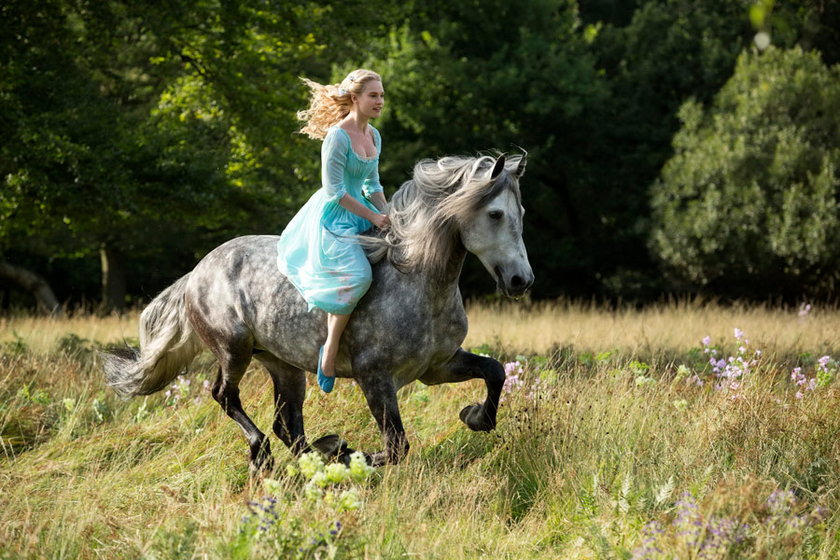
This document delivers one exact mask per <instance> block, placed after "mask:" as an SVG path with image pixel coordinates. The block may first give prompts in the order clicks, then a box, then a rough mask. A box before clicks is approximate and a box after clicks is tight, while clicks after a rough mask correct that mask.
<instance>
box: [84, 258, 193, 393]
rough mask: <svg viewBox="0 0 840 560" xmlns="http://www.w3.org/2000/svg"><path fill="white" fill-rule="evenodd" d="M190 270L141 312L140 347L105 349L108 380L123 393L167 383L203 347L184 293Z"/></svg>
mask: <svg viewBox="0 0 840 560" xmlns="http://www.w3.org/2000/svg"><path fill="white" fill-rule="evenodd" d="M188 279H189V274H186V275H185V276H183V277H181V279H179V280H178V281H177V282H175V283H174V284H172V285H171V286H169V287H168V288H167V289H165V290H164V291H163V292H161V294H160V295H159V296H158V297H156V298H155V299H154V300H152V303H150V304H149V305H148V307H146V309H144V310H143V313H141V314H140V348H139V349H138V348H131V347H127V348H123V349H119V350H116V351H112V352H110V353H102V354H101V357H102V360H103V362H104V369H105V380H106V382H107V383H108V385H110V386H111V387H112V388H113V389H114V391H116V392H117V393H118V394H119V395H120V396H122V397H133V396H136V395H149V394H151V393H154V392H156V391H160V390H161V389H163V388H164V387H166V386H167V385H168V384H169V383H170V382H171V381H172V380H173V379H175V378H176V377H177V376H178V374H180V373H181V372H182V371H183V370H184V369H185V368H186V367H187V366H189V365H190V362H192V360H193V358H195V355H196V354H198V353H199V351H201V341H200V339H199V338H198V336H197V335H196V334H195V332H194V331H193V329H192V327H191V326H190V322H189V319H188V318H187V310H186V305H185V304H184V293H185V292H186V286H187V280H188Z"/></svg>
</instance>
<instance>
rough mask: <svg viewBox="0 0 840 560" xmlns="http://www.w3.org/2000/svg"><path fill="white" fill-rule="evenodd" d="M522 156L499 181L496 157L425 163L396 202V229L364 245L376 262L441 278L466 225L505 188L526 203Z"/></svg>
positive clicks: (392, 215)
mask: <svg viewBox="0 0 840 560" xmlns="http://www.w3.org/2000/svg"><path fill="white" fill-rule="evenodd" d="M521 159H522V156H518V155H517V156H510V157H509V158H507V160H506V163H505V171H504V172H503V173H502V174H501V175H500V176H499V177H497V178H496V179H495V180H491V179H492V178H491V177H490V174H491V172H492V170H493V165H494V164H495V162H496V158H495V157H491V156H478V157H464V156H447V157H443V158H440V159H437V160H431V159H425V160H421V161H420V162H418V163H417V164H416V165H415V166H414V173H413V176H412V178H411V179H410V180H408V181H406V182H405V183H403V184H402V186H401V187H400V188H399V190H397V192H396V193H395V194H394V196H393V198H392V199H391V203H390V206H389V209H388V215H389V216H390V218H391V227H390V228H389V229H388V230H387V231H386V232H385V234H384V235H382V236H375V237H365V238H363V239H362V243H363V244H364V245H365V247H366V249H367V250H368V256H369V258H370V260H371V261H373V262H377V261H379V260H381V259H382V258H387V259H388V261H389V262H390V263H391V264H392V265H393V266H395V267H397V268H399V269H400V270H404V271H416V270H427V271H429V272H430V273H432V274H433V275H438V274H440V273H442V271H443V270H444V269H445V267H446V266H447V264H448V262H449V259H450V253H451V250H452V246H453V243H452V240H453V238H454V237H455V236H456V235H457V232H458V230H459V227H460V225H461V224H462V223H463V222H464V220H466V219H468V218H469V217H471V216H472V215H473V214H474V213H475V212H476V211H477V210H478V209H480V208H482V207H483V206H485V205H486V204H488V203H489V202H490V201H491V200H493V199H494V198H495V197H496V196H497V195H498V194H499V193H501V192H502V191H503V190H505V189H508V188H509V189H512V190H513V192H514V193H515V194H516V198H517V200H519V199H520V196H521V195H520V192H519V182H518V181H517V179H516V176H515V173H514V172H515V170H516V169H517V168H518V166H519V163H520V161H521Z"/></svg>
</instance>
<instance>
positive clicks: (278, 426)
mask: <svg viewBox="0 0 840 560" xmlns="http://www.w3.org/2000/svg"><path fill="white" fill-rule="evenodd" d="M254 357H255V358H256V359H257V360H259V361H260V362H261V363H262V365H264V366H265V369H267V370H268V373H269V375H271V380H272V381H273V382H274V406H275V412H274V433H275V434H276V435H277V437H278V438H280V440H281V441H282V442H283V443H285V444H286V446H287V447H288V448H289V449H291V451H292V453H294V454H295V455H300V454H301V453H304V452H306V451H308V450H309V447H308V445H307V444H306V435H305V434H304V431H303V400H304V398H305V397H306V374H304V373H303V371H301V370H300V369H298V368H296V367H294V366H291V365H289V364H287V363H285V362H283V361H281V360H279V359H278V358H277V357H275V356H273V355H271V354H269V353H267V352H265V353H260V354H256V355H255V356H254Z"/></svg>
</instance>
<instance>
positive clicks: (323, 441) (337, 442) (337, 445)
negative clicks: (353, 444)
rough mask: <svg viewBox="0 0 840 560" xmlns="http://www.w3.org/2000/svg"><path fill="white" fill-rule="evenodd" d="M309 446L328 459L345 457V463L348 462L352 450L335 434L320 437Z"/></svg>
mask: <svg viewBox="0 0 840 560" xmlns="http://www.w3.org/2000/svg"><path fill="white" fill-rule="evenodd" d="M311 445H312V447H314V448H315V449H316V450H318V452H320V453H321V454H322V455H324V456H325V457H326V458H328V459H334V458H338V459H342V457H343V456H344V455H346V456H347V457H348V459H347V461H348V462H349V461H350V459H349V457H350V455H351V454H352V453H353V450H352V449H350V447H349V446H348V445H347V442H346V441H344V440H343V439H341V438H340V437H338V435H336V434H330V435H328V436H324V437H320V438H318V439H316V440H315V441H313V442H312V444H311Z"/></svg>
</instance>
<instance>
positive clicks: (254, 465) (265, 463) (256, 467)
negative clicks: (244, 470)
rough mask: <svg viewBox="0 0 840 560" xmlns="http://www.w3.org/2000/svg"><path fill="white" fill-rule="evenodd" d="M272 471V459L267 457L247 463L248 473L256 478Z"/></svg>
mask: <svg viewBox="0 0 840 560" xmlns="http://www.w3.org/2000/svg"><path fill="white" fill-rule="evenodd" d="M272 470H274V457H272V456H271V455H269V456H268V457H263V458H261V459H258V460H252V461H250V462H249V463H248V472H250V474H251V476H257V475H259V474H261V473H263V472H270V471H272Z"/></svg>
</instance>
